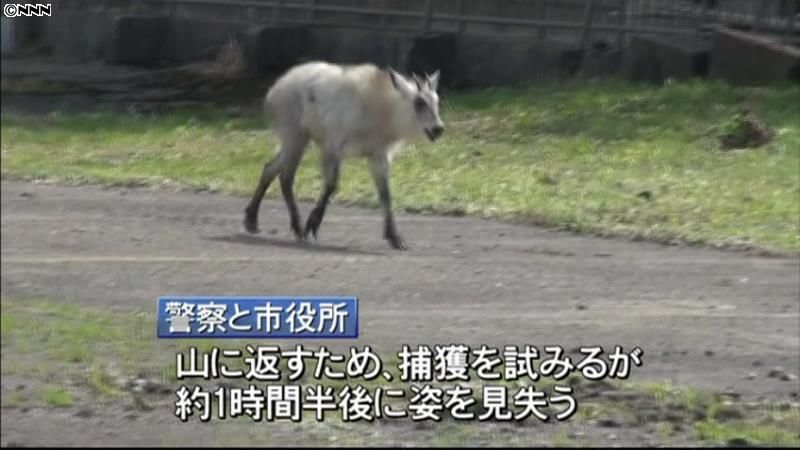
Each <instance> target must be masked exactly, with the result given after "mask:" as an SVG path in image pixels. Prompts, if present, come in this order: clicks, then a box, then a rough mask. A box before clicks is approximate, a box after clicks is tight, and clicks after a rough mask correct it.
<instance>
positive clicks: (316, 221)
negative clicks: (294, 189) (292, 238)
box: [303, 212, 321, 240]
mask: <svg viewBox="0 0 800 450" xmlns="http://www.w3.org/2000/svg"><path fill="white" fill-rule="evenodd" d="M320 222H321V220H320V218H319V215H318V214H316V213H314V212H312V213H311V215H309V216H308V221H306V231H305V233H303V234H304V236H305V238H306V239H308V235H309V234H311V235H313V236H314V240H317V231H319V225H320Z"/></svg>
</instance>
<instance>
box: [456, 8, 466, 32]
mask: <svg viewBox="0 0 800 450" xmlns="http://www.w3.org/2000/svg"><path fill="white" fill-rule="evenodd" d="M466 8H467V1H466V0H458V33H459V34H464V33H465V32H466V31H467V21H466V20H464V12H465V11H466Z"/></svg>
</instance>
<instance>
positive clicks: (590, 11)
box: [581, 0, 594, 54]
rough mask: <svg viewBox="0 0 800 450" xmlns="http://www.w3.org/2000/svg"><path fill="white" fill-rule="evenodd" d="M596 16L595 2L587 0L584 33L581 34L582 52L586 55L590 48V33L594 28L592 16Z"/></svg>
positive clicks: (584, 14)
mask: <svg viewBox="0 0 800 450" xmlns="http://www.w3.org/2000/svg"><path fill="white" fill-rule="evenodd" d="M593 15H594V0H586V10H584V13H583V31H582V32H581V50H583V52H584V54H585V53H586V48H587V47H588V46H589V33H590V31H591V28H592V16H593Z"/></svg>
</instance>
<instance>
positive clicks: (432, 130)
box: [414, 91, 444, 142]
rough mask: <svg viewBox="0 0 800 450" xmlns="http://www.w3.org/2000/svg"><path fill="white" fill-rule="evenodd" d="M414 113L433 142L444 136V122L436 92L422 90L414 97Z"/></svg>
mask: <svg viewBox="0 0 800 450" xmlns="http://www.w3.org/2000/svg"><path fill="white" fill-rule="evenodd" d="M414 113H415V114H416V115H417V120H418V121H419V122H420V123H421V124H422V129H423V130H425V134H426V135H427V136H428V139H430V141H431V142H434V141H436V140H437V139H439V138H440V137H441V136H442V133H444V124H443V123H442V120H441V118H440V117H439V98H438V96H437V95H436V93H435V92H425V91H421V92H420V93H419V94H418V95H417V96H416V98H414Z"/></svg>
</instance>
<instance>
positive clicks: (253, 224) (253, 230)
mask: <svg viewBox="0 0 800 450" xmlns="http://www.w3.org/2000/svg"><path fill="white" fill-rule="evenodd" d="M244 229H245V231H247V232H248V233H250V234H258V233H260V232H261V230H259V229H258V222H257V221H255V220H250V219H244Z"/></svg>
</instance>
